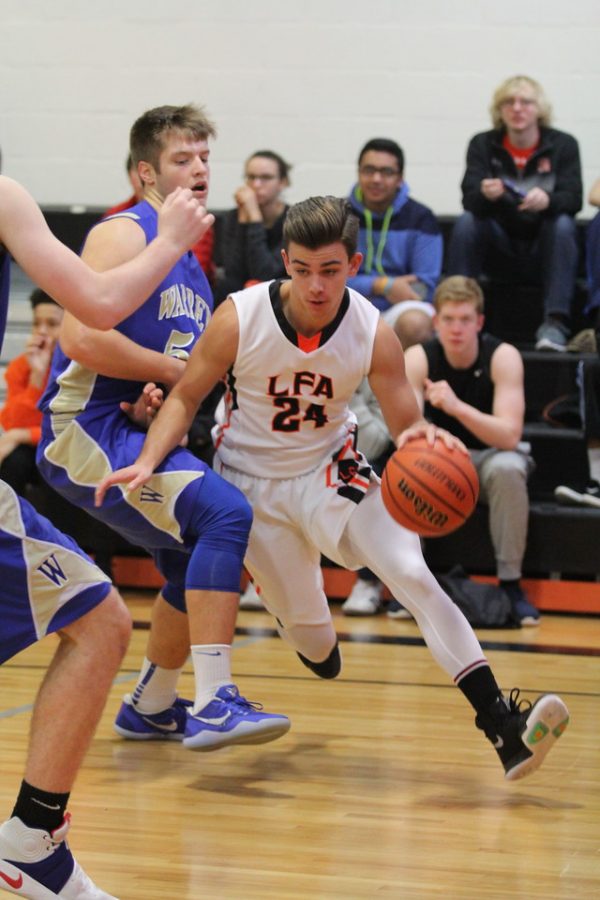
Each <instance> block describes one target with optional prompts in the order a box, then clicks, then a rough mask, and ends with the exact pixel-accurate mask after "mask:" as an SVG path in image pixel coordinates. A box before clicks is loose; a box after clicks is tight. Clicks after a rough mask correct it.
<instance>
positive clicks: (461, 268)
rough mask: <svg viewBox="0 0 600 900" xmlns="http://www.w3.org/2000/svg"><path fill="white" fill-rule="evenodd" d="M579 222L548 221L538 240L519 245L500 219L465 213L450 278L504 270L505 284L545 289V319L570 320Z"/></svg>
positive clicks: (452, 249)
mask: <svg viewBox="0 0 600 900" xmlns="http://www.w3.org/2000/svg"><path fill="white" fill-rule="evenodd" d="M578 258H579V253H578V247H577V237H576V229H575V220H574V218H573V217H572V216H568V215H560V216H557V217H556V218H553V219H550V218H548V219H542V220H541V224H540V228H539V231H538V233H537V235H536V236H535V238H533V239H532V240H528V241H524V240H521V239H518V240H513V239H512V238H511V237H510V236H509V235H508V234H507V232H506V231H505V230H504V229H503V228H502V226H501V225H499V224H498V222H496V220H495V219H480V218H477V216H474V215H473V213H470V212H465V213H463V214H462V215H461V216H460V217H459V218H458V219H457V221H456V224H455V225H454V228H453V230H452V237H451V239H450V246H449V249H448V274H449V275H466V276H468V277H470V278H479V277H480V275H481V274H482V272H484V271H486V272H488V271H489V268H490V266H491V267H492V268H493V270H494V272H496V271H498V269H499V268H500V267H501V272H502V275H503V276H504V280H506V278H507V276H510V277H509V279H508V280H511V281H512V280H514V281H518V282H525V283H534V284H540V283H541V285H542V290H543V300H544V314H545V316H546V317H548V316H549V315H553V314H555V315H556V314H557V315H561V316H564V317H567V318H568V317H569V316H570V313H571V305H572V303H573V295H574V293H575V280H576V277H577V265H578Z"/></svg>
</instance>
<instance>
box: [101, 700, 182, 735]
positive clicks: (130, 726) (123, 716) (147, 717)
mask: <svg viewBox="0 0 600 900" xmlns="http://www.w3.org/2000/svg"><path fill="white" fill-rule="evenodd" d="M191 706H192V701H191V700H183V699H182V698H181V697H177V698H176V700H175V702H174V703H173V705H172V706H169V707H168V709H164V710H162V711H161V712H157V713H143V712H140V711H139V710H138V709H137V707H136V705H135V704H134V702H133V700H132V697H131V694H125V696H124V698H123V703H122V704H121V709H120V710H119V714H118V715H117V718H116V719H115V724H114V729H115V731H116V732H117V734H120V735H121V737H124V738H129V739H130V740H132V741H182V740H183V735H184V733H185V726H186V720H187V717H188V710H189V709H190V708H191Z"/></svg>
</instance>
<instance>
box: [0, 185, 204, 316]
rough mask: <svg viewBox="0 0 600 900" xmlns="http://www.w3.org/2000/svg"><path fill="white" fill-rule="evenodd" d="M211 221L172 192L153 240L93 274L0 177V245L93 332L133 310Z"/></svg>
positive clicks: (18, 189) (185, 196)
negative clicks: (129, 257)
mask: <svg viewBox="0 0 600 900" xmlns="http://www.w3.org/2000/svg"><path fill="white" fill-rule="evenodd" d="M213 222H214V216H212V215H211V214H209V213H207V212H206V210H205V208H204V207H203V206H200V204H199V203H198V200H197V198H196V197H194V195H193V193H192V191H190V190H187V189H185V190H184V189H181V188H177V189H176V190H175V191H173V193H172V194H170V195H169V196H168V197H167V198H166V199H165V202H164V204H163V205H162V207H161V210H160V212H159V225H158V236H157V237H156V238H155V239H154V240H153V241H152V242H151V243H150V244H149V245H148V246H147V247H146V248H145V249H144V250H143V251H142V252H141V253H140V254H139V255H138V256H136V258H135V259H132V260H130V261H128V262H127V263H124V264H123V265H121V266H118V267H117V268H116V269H112V270H111V271H109V272H102V273H100V272H92V271H91V270H90V269H89V268H88V266H86V265H85V263H83V262H82V261H81V260H80V259H79V257H78V256H77V255H76V254H75V253H73V252H72V251H71V250H69V249H68V248H67V247H65V246H64V244H62V243H61V242H60V241H59V240H58V239H57V238H56V237H55V236H54V235H53V234H52V232H51V231H50V229H49V228H48V225H47V224H46V221H45V219H44V217H43V215H42V213H41V210H40V209H39V207H38V206H37V204H36V203H35V201H34V200H33V198H32V197H31V195H30V194H29V193H28V192H27V191H26V190H25V188H23V187H22V186H21V185H20V184H18V183H17V182H16V181H13V180H12V179H10V178H7V177H6V176H2V175H0V244H2V245H3V246H4V247H6V248H7V249H8V250H9V252H10V253H11V254H12V256H13V257H14V258H15V259H16V261H17V262H18V263H19V265H20V266H21V268H22V269H23V270H24V271H25V272H26V273H27V275H28V276H29V278H31V280H32V281H34V282H35V283H36V284H37V285H39V286H40V287H41V288H42V289H43V290H44V291H46V293H47V294H50V296H51V297H54V298H55V299H56V300H57V301H58V302H59V303H61V305H63V306H64V307H65V309H68V310H69V311H70V312H72V313H73V314H74V315H75V316H77V318H78V319H80V320H81V321H82V322H83V323H84V324H86V325H89V326H91V327H93V328H100V329H103V330H106V329H109V328H112V327H113V326H114V325H116V324H117V323H118V322H120V321H121V320H122V319H124V318H126V317H127V316H129V315H130V314H131V313H132V312H133V311H134V310H136V309H137V307H138V306H140V305H141V304H142V303H143V302H144V301H145V300H146V299H147V297H148V296H149V294H151V293H152V291H153V290H154V289H155V288H156V286H157V285H158V284H159V283H160V281H161V280H162V278H164V276H165V275H166V274H167V273H168V272H169V271H170V269H171V268H172V266H173V265H174V263H175V262H176V261H177V260H178V259H179V258H180V257H181V256H182V255H183V253H185V252H186V250H188V249H189V248H190V247H191V246H193V245H194V244H195V243H196V242H197V241H198V240H200V238H201V237H202V235H203V234H204V233H205V231H207V230H208V229H209V228H210V226H211V225H212V223H213Z"/></svg>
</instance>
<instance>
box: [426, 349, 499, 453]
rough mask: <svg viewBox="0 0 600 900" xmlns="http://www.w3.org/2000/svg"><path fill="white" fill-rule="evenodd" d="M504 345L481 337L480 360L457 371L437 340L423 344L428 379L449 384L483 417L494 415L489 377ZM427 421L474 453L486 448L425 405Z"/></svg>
mask: <svg viewBox="0 0 600 900" xmlns="http://www.w3.org/2000/svg"><path fill="white" fill-rule="evenodd" d="M501 343H502V341H499V340H498V338H495V337H493V336H492V335H491V334H480V335H479V352H478V354H477V359H476V360H475V362H474V363H473V365H472V366H469V368H468V369H455V368H454V367H453V366H451V365H450V363H449V362H448V360H447V359H446V354H445V353H444V348H443V347H442V345H441V343H440V342H439V340H438V338H433V339H432V340H430V341H427V342H426V343H425V344H423V349H424V351H425V355H426V356H427V362H428V364H429V376H428V377H429V378H430V379H431V381H447V382H448V384H449V385H450V387H451V388H452V390H453V391H454V393H455V394H456V396H457V397H458V398H459V399H460V400H462V401H463V402H464V403H468V404H469V406H473V407H475V409H479V410H480V411H481V412H483V413H491V412H492V406H493V403H494V384H493V382H492V378H491V375H490V369H491V364H492V356H493V355H494V352H495V351H496V350H497V349H498V347H499V346H500V344H501ZM424 415H425V418H426V419H427V420H428V421H429V422H433V423H434V425H437V426H438V427H439V428H445V429H446V431H450V432H451V433H452V434H453V435H455V436H456V437H457V438H460V440H461V441H462V442H463V444H465V445H466V446H467V447H469V449H471V450H481V449H482V448H483V447H487V446H488V445H487V444H484V443H483V442H482V441H480V440H479V438H477V437H475V435H474V434H473V433H472V432H471V431H469V430H468V429H467V428H465V427H464V425H461V423H460V422H459V421H458V419H455V418H454V416H449V415H447V414H446V413H445V412H444V411H443V410H441V409H436V408H435V406H432V405H431V404H430V403H427V402H425V410H424Z"/></svg>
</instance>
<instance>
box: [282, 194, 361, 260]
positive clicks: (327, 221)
mask: <svg viewBox="0 0 600 900" xmlns="http://www.w3.org/2000/svg"><path fill="white" fill-rule="evenodd" d="M292 241H293V242H294V243H295V244H299V245H300V246H301V247H307V248H308V249H309V250H318V248H319V247H325V246H326V245H327V244H335V243H337V242H338V241H340V242H341V243H342V244H343V245H344V247H345V249H346V253H347V254H348V259H350V258H351V257H352V256H354V254H355V253H356V247H357V245H358V218H357V217H356V215H355V213H354V211H353V209H352V207H351V206H350V203H349V202H348V201H347V200H346V199H344V198H341V197H309V198H308V200H302V201H301V202H300V203H295V204H294V206H292V207H290V209H289V210H288V212H287V215H286V217H285V221H284V223H283V246H284V248H285V249H286V250H287V249H288V248H289V245H290V243H292Z"/></svg>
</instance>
